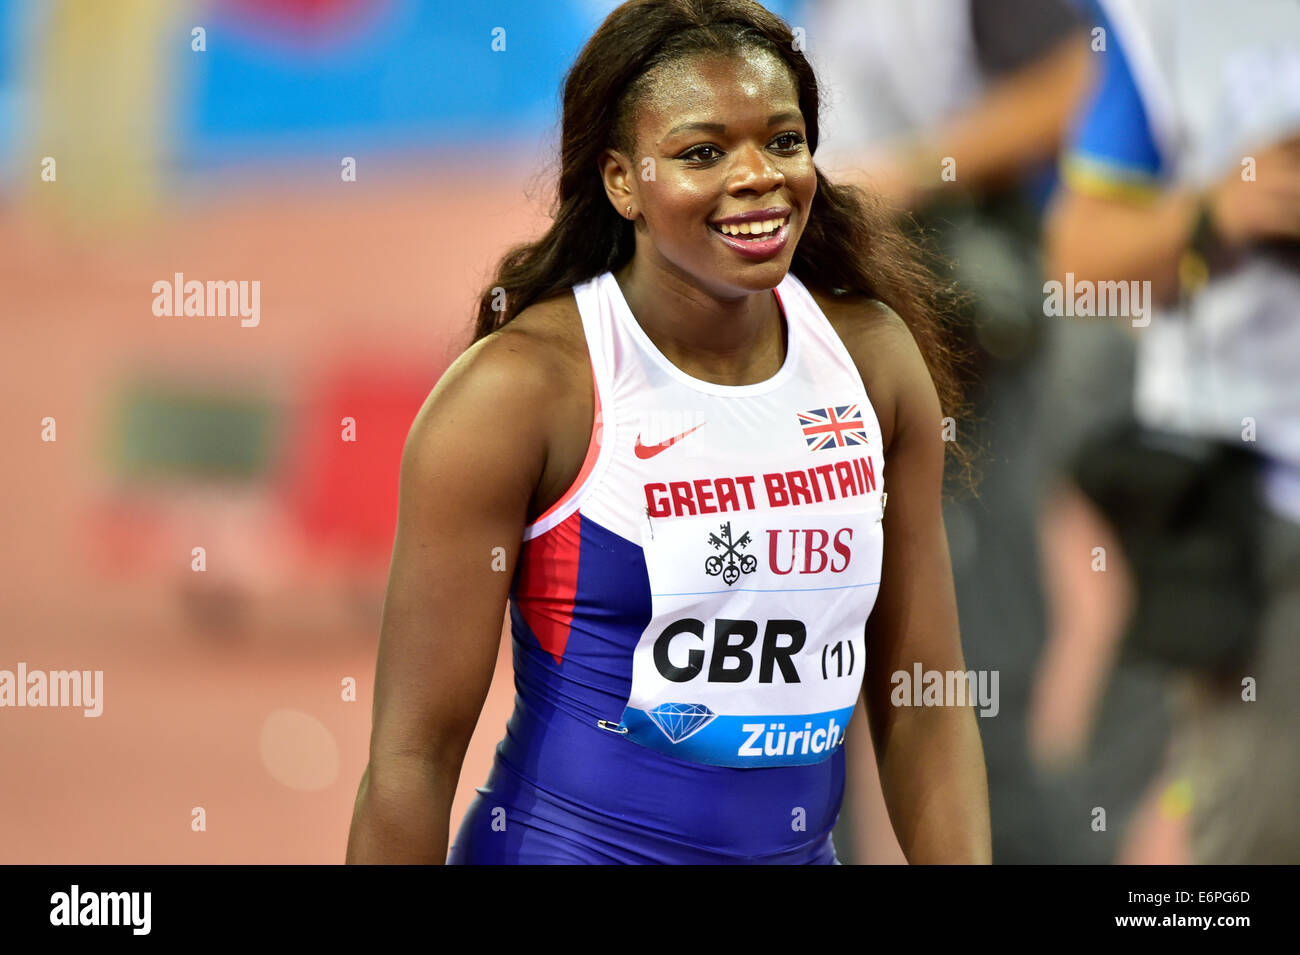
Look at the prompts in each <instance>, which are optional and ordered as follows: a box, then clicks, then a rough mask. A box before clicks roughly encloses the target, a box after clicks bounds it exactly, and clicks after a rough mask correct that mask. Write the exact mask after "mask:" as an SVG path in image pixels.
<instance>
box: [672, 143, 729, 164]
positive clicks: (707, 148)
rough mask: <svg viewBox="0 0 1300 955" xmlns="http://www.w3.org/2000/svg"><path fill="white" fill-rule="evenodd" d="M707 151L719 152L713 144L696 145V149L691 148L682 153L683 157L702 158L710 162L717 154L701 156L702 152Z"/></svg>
mask: <svg viewBox="0 0 1300 955" xmlns="http://www.w3.org/2000/svg"><path fill="white" fill-rule="evenodd" d="M705 151H707V152H714V153H718V150H717V149H716V148H715V147H713V146H696V147H695V148H694V149H689V150H687V151H686V152H684V153H682V158H683V159H697V160H700V161H701V162H708V161H709V160H710V159H716V158H717V156H701V155H700V153H701V152H705ZM719 155H721V153H719Z"/></svg>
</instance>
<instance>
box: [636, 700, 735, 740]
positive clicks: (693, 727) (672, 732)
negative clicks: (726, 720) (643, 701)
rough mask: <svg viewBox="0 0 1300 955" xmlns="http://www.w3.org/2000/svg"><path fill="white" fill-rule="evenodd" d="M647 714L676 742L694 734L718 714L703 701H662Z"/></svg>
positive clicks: (647, 711)
mask: <svg viewBox="0 0 1300 955" xmlns="http://www.w3.org/2000/svg"><path fill="white" fill-rule="evenodd" d="M646 715H647V716H649V717H650V719H652V720H653V721H654V724H655V726H657V727H659V728H660V729H661V730H663V734H664V735H665V736H667V737H668V738H669V739H670V740H672V741H673V742H674V743H680V742H681V741H682V740H684V739H686V737H688V736H693V735H695V734H696V733H698V732H699V731H700V730H702V729H704V727H706V726H708V725H709V724H710V723H712V722H713V720H714V718H715V717H716V716H717V715H718V714H717V713H715V712H713V710H711V709H709V708H708V707H707V706H705V705H704V704H703V703H660V704H659V705H658V706H656V707H655V708H654V709H653V710H646Z"/></svg>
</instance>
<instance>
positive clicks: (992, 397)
mask: <svg viewBox="0 0 1300 955" xmlns="http://www.w3.org/2000/svg"><path fill="white" fill-rule="evenodd" d="M805 22H806V23H807V26H808V45H809V56H810V57H811V58H812V59H813V61H814V62H815V63H817V65H818V68H819V69H820V70H821V71H822V73H823V74H824V76H825V77H826V81H827V85H828V87H829V99H830V102H831V107H830V110H829V118H828V122H827V135H826V145H825V147H824V149H823V153H822V155H821V157H819V158H821V159H822V162H823V163H824V164H826V165H827V167H828V168H833V169H835V170H836V172H837V173H838V174H840V175H841V176H843V177H845V178H846V179H847V180H848V181H852V182H856V183H858V184H861V185H862V186H863V187H864V188H867V189H872V190H875V191H878V192H881V193H883V194H884V195H885V196H887V197H888V198H889V199H890V200H892V202H893V203H894V205H895V206H896V207H897V208H898V209H899V210H900V211H905V212H910V213H912V218H913V220H914V222H915V225H916V227H917V228H918V229H919V231H921V232H923V233H925V234H926V235H927V236H928V237H929V238H930V240H931V241H932V242H933V243H934V246H935V248H936V249H937V251H938V253H939V259H938V260H937V261H936V267H937V268H938V269H940V270H941V274H944V275H945V276H946V277H948V278H951V279H952V280H954V281H955V282H956V283H957V284H958V285H960V286H961V287H962V288H963V289H965V290H968V291H969V292H971V293H973V294H972V295H971V302H970V305H969V307H968V309H967V312H966V314H965V316H964V318H965V325H964V328H965V334H966V336H967V343H968V344H969V345H970V346H971V347H972V348H973V350H974V353H975V354H976V356H977V363H976V365H975V366H974V367H972V368H969V369H968V370H967V372H966V380H967V384H968V386H970V387H971V388H972V389H973V391H974V394H973V397H974V399H975V401H976V415H975V420H976V427H975V428H974V429H973V431H972V432H963V433H961V434H960V435H959V436H958V438H957V440H959V441H962V442H969V443H970V444H971V445H972V446H975V447H978V448H979V449H980V450H981V451H982V452H983V457H982V460H981V463H982V465H983V468H982V472H983V473H982V480H981V482H980V485H979V488H978V493H977V495H976V496H975V497H974V498H973V499H972V498H971V497H969V496H961V497H954V498H953V499H951V500H949V501H947V502H946V506H945V524H946V526H947V527H948V533H949V539H950V546H951V550H952V554H953V565H954V575H955V579H956V585H957V597H958V605H959V607H960V610H961V620H962V627H963V634H964V635H965V639H966V641H967V660H968V662H969V663H970V665H971V666H972V667H974V668H979V669H991V670H995V671H997V672H998V673H999V675H1000V687H999V688H1000V694H1001V699H1000V708H999V712H998V713H997V715H996V716H994V717H990V718H985V719H981V720H980V721H979V722H980V730H981V733H982V735H983V738H984V744H985V753H986V757H987V760H988V766H989V786H990V800H991V806H992V818H993V837H994V851H995V857H996V858H997V859H998V861H1000V862H1106V861H1112V860H1113V859H1114V858H1115V856H1116V853H1117V852H1118V848H1119V834H1118V833H1119V829H1120V827H1119V826H1111V827H1110V828H1109V829H1108V830H1107V832H1103V833H1098V832H1095V831H1093V829H1092V828H1091V827H1090V826H1089V825H1088V810H1089V809H1090V808H1091V807H1092V806H1094V805H1097V804H1098V803H1099V802H1101V803H1102V804H1104V805H1106V806H1108V807H1110V810H1111V812H1112V815H1113V816H1114V817H1118V818H1119V819H1121V820H1122V819H1123V818H1125V817H1126V816H1127V815H1128V814H1129V813H1130V812H1131V811H1132V810H1133V808H1134V807H1135V806H1136V805H1137V803H1138V801H1139V799H1140V796H1141V794H1142V792H1143V791H1144V789H1145V787H1146V785H1147V783H1148V781H1149V775H1150V771H1149V769H1148V767H1149V766H1150V765H1151V763H1152V762H1153V761H1155V760H1156V759H1157V758H1158V754H1159V752H1160V748H1161V747H1162V745H1163V742H1164V736H1165V733H1166V729H1165V726H1164V722H1163V714H1162V713H1161V712H1160V711H1159V708H1158V707H1156V708H1153V707H1151V706H1150V704H1149V702H1148V701H1149V698H1150V692H1149V684H1150V678H1148V677H1144V676H1143V675H1142V674H1140V673H1134V672H1130V671H1129V670H1128V669H1125V670H1123V671H1122V672H1121V673H1120V674H1118V676H1117V678H1116V679H1115V680H1114V681H1113V682H1112V683H1111V686H1110V692H1109V695H1108V696H1107V697H1106V698H1105V699H1104V700H1103V701H1102V702H1101V703H1100V704H1098V703H1097V702H1096V701H1095V700H1094V699H1093V696H1094V695H1095V694H1096V692H1097V690H1096V680H1095V679H1094V678H1093V677H1092V676H1091V674H1093V673H1094V672H1098V671H1099V666H1098V662H1097V661H1095V660H1093V659H1092V658H1091V656H1090V655H1089V654H1087V652H1086V650H1085V654H1084V662H1083V665H1079V661H1078V659H1077V656H1078V654H1075V657H1076V659H1073V660H1071V665H1070V667H1069V668H1068V670H1066V669H1063V668H1062V667H1061V666H1059V665H1056V664H1055V663H1054V662H1053V665H1052V666H1050V667H1049V668H1048V670H1049V673H1048V676H1049V678H1050V679H1049V687H1048V689H1049V691H1050V698H1048V699H1047V701H1046V705H1038V706H1036V705H1035V703H1034V701H1035V698H1036V696H1037V697H1038V698H1039V699H1040V700H1041V699H1042V698H1043V694H1042V692H1041V690H1040V691H1039V692H1038V693H1037V694H1036V693H1035V681H1036V679H1038V674H1039V669H1040V665H1041V664H1042V662H1043V660H1044V658H1045V656H1046V657H1047V658H1048V660H1049V661H1056V660H1058V659H1062V656H1061V654H1060V653H1056V652H1052V653H1049V652H1048V651H1049V649H1052V648H1053V647H1054V646H1055V645H1056V644H1059V643H1061V642H1063V641H1065V642H1070V641H1073V642H1075V643H1078V642H1079V641H1078V639H1077V638H1078V636H1079V632H1081V631H1085V630H1091V631H1095V630H1098V629H1099V628H1100V629H1104V628H1105V626H1106V619H1105V616H1104V614H1101V615H1099V614H1087V613H1084V612H1083V611H1084V610H1085V609H1086V608H1082V607H1079V606H1078V604H1079V599H1078V597H1077V596H1076V598H1075V599H1074V600H1073V601H1071V602H1070V604H1069V605H1068V606H1065V607H1063V608H1062V607H1058V608H1055V610H1056V612H1055V613H1054V614H1049V609H1048V607H1046V606H1045V595H1044V587H1043V583H1042V581H1041V567H1040V564H1041V560H1040V551H1039V547H1038V543H1037V540H1038V533H1039V531H1038V522H1039V514H1040V511H1041V510H1042V509H1043V508H1045V507H1046V508H1049V509H1050V507H1051V506H1053V504H1054V502H1056V501H1057V500H1059V499H1061V498H1064V499H1065V500H1067V501H1069V500H1072V499H1073V498H1072V497H1071V496H1070V495H1069V494H1068V490H1067V491H1062V490H1060V487H1061V486H1062V485H1064V484H1066V479H1065V478H1064V475H1063V473H1062V472H1063V467H1064V463H1065V462H1066V461H1067V460H1068V458H1069V455H1070V453H1071V451H1072V450H1073V448H1074V447H1075V446H1077V445H1078V444H1079V443H1080V442H1081V441H1082V440H1083V439H1084V437H1085V436H1086V435H1087V434H1088V433H1090V432H1091V431H1094V430H1097V429H1100V428H1102V427H1103V426H1104V425H1105V423H1106V422H1107V421H1110V420H1114V419H1117V418H1122V417H1124V415H1125V414H1126V413H1127V408H1126V405H1125V402H1124V401H1123V400H1122V396H1123V394H1124V392H1125V391H1126V389H1127V385H1128V377H1127V376H1128V373H1129V367H1130V362H1129V352H1130V351H1131V348H1130V346H1129V345H1128V343H1127V342H1126V341H1125V339H1124V337H1123V335H1122V333H1119V332H1118V331H1116V330H1113V329H1110V330H1106V329H1097V328H1083V327H1058V326H1057V325H1056V324H1055V323H1049V322H1048V321H1047V320H1046V318H1045V316H1044V307H1043V290H1042V278H1041V267H1040V264H1039V263H1040V261H1041V253H1040V223H1041V214H1042V211H1043V208H1044V205H1045V202H1046V199H1047V197H1048V195H1049V194H1050V192H1051V188H1052V182H1053V172H1054V160H1055V157H1056V156H1057V154H1058V150H1059V148H1060V146H1061V143H1062V140H1063V137H1064V135H1065V132H1066V129H1067V124H1068V121H1069V119H1070V116H1071V115H1072V112H1073V110H1074V109H1075V108H1076V107H1075V104H1076V102H1077V101H1078V100H1079V98H1080V97H1081V96H1082V94H1083V92H1084V91H1085V90H1086V88H1087V82H1088V78H1089V74H1090V70H1091V67H1092V63H1091V59H1092V58H1091V55H1090V50H1089V46H1088V36H1087V34H1086V33H1085V32H1084V30H1083V28H1082V27H1083V25H1082V23H1081V22H1080V20H1079V18H1078V15H1077V12H1076V11H1075V10H1074V9H1073V8H1072V7H1071V6H1070V5H1069V4H1067V3H1066V2H1064V0H1046V2H1045V0H920V2H915V3H898V2H895V0H814V2H812V3H810V4H809V6H808V8H807V13H806V16H805ZM1107 332H1109V333H1107ZM1076 496H1077V495H1076ZM1040 501H1043V502H1044V503H1043V504H1040ZM1059 510H1060V511H1061V512H1062V513H1074V509H1073V508H1068V507H1061V508H1059ZM1058 536H1059V535H1058ZM1093 596H1097V595H1095V594H1094V592H1092V591H1089V592H1088V593H1087V595H1086V596H1085V598H1084V599H1087V598H1088V597H1093ZM1099 597H1100V598H1102V599H1103V600H1107V601H1110V602H1113V600H1114V595H1113V594H1108V593H1101V594H1100V595H1099ZM1076 610H1078V611H1080V612H1079V613H1077V614H1076V613H1075V611H1076ZM1084 616H1086V617H1087V619H1086V621H1078V620H1076V619H1075V618H1076V617H1084ZM1049 621H1051V623H1050V625H1049ZM1094 642H1095V641H1094ZM1086 643H1087V641H1086V640H1085V641H1084V644H1085V647H1086ZM1060 674H1064V679H1063V680H1062V679H1059V678H1057V677H1058V675H1060ZM1036 711H1041V712H1042V713H1046V714H1048V716H1049V717H1050V718H1051V720H1052V724H1051V727H1049V729H1050V731H1051V732H1052V733H1055V735H1056V736H1058V737H1062V738H1063V739H1064V741H1063V742H1058V743H1055V748H1056V750H1058V751H1059V753H1058V754H1057V756H1056V759H1055V761H1054V765H1053V766H1052V767H1050V768H1051V769H1053V770H1054V771H1053V772H1050V773H1046V774H1043V773H1040V771H1039V769H1038V767H1036V765H1035V763H1034V760H1033V759H1032V757H1031V746H1030V739H1031V735H1032V734H1033V733H1034V728H1033V725H1032V721H1033V720H1035V719H1037V718H1040V716H1041V714H1040V713H1038V712H1036ZM1094 725H1095V728H1096V738H1095V740H1094V745H1093V747H1092V751H1091V752H1088V751H1087V747H1086V746H1085V745H1084V742H1085V741H1086V738H1087V736H1088V735H1089V732H1090V730H1091V729H1092V728H1093V726H1094ZM1057 727H1063V729H1057ZM1039 735H1043V731H1041V730H1040V731H1039ZM857 815H858V816H859V818H860V817H861V815H862V814H860V813H859V814H857ZM876 816H877V817H878V816H879V813H878V812H877V813H876ZM866 826H871V828H872V829H874V830H875V831H876V832H877V834H879V828H878V826H875V825H872V824H871V823H870V822H868V823H864V824H861V825H859V827H858V828H859V829H862V828H864V827H866ZM854 836H855V841H862V842H866V841H868V840H869V839H870V838H871V837H870V836H869V835H868V834H867V833H866V832H855V833H854ZM887 836H888V833H887V830H886V832H885V833H884V838H887ZM859 854H860V855H869V856H871V857H872V858H874V859H876V860H881V859H885V858H888V854H887V853H886V854H883V855H882V854H881V853H880V852H879V851H878V850H875V849H873V848H872V847H870V846H864V847H859Z"/></svg>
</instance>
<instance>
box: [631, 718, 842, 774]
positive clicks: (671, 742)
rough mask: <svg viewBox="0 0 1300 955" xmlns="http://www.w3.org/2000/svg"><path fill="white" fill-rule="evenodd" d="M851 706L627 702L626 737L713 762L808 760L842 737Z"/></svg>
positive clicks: (830, 751) (804, 762) (791, 762)
mask: <svg viewBox="0 0 1300 955" xmlns="http://www.w3.org/2000/svg"><path fill="white" fill-rule="evenodd" d="M852 716H853V707H851V706H848V707H844V708H843V709H838V710H828V711H826V712H824V713H802V714H795V715H793V716H720V715H718V714H717V713H714V712H713V711H712V710H711V709H709V707H708V706H706V705H704V704H702V703H662V704H660V705H659V706H656V707H655V708H654V709H651V710H638V709H635V708H632V707H628V708H627V709H626V710H625V711H624V713H623V722H622V724H621V728H623V729H626V730H627V738H628V739H629V740H632V741H633V742H636V743H640V744H641V745H642V746H647V747H649V748H650V749H653V750H656V751H658V752H661V753H667V754H669V755H670V756H676V757H678V758H679V759H685V760H689V761H691V762H696V763H708V764H711V765H714V766H736V767H747V766H807V765H811V764H813V763H820V762H821V761H822V760H824V759H828V758H829V757H830V756H831V754H833V753H834V752H835V750H836V748H837V747H839V746H841V745H843V743H844V731H845V729H846V727H847V726H848V723H849V719H850V718H851V717H852Z"/></svg>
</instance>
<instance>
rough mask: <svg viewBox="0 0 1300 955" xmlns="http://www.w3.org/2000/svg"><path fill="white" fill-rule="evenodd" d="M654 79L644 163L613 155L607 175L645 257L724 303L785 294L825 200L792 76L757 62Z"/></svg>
mask: <svg viewBox="0 0 1300 955" xmlns="http://www.w3.org/2000/svg"><path fill="white" fill-rule="evenodd" d="M648 79H650V80H651V89H652V90H653V92H651V93H650V94H649V95H648V96H647V97H646V98H645V99H644V100H643V101H642V103H641V105H640V108H639V109H638V110H637V113H636V115H635V117H634V126H633V131H634V133H635V136H636V144H635V147H634V152H635V155H634V156H630V157H629V156H627V155H626V154H623V153H620V152H615V151H610V152H609V153H607V154H606V158H605V160H604V164H603V168H602V172H603V174H604V179H605V188H606V192H607V193H608V195H609V197H610V200H611V201H612V202H613V203H614V205H615V207H616V208H617V209H618V211H619V212H620V213H625V212H626V206H628V205H629V204H630V205H632V207H633V215H635V216H637V217H638V223H637V233H636V244H637V245H636V254H637V255H638V256H645V257H648V258H649V259H650V260H651V262H652V263H653V265H654V267H657V268H662V269H664V270H666V271H668V272H670V273H675V274H679V275H682V276H684V277H686V278H688V280H689V281H691V282H692V284H695V285H698V286H699V287H701V288H704V289H706V290H708V291H710V292H711V293H712V294H714V295H717V296H719V297H721V298H732V297H737V296H740V295H746V294H749V293H751V292H755V291H761V290H763V289H769V288H773V287H775V286H776V285H777V284H779V283H780V281H781V279H782V278H784V277H785V274H786V272H788V271H789V269H790V262H791V260H792V258H793V256H794V249H795V245H796V244H797V242H798V240H799V236H800V235H802V234H803V229H804V225H805V223H806V222H807V217H808V210H809V209H810V208H811V207H812V202H813V196H814V195H815V194H816V191H817V177H816V172H815V170H814V168H813V160H812V155H811V153H810V152H809V150H808V144H807V142H806V141H805V140H806V135H807V130H806V128H805V126H804V120H803V115H802V113H801V112H800V110H799V97H798V89H797V87H796V86H795V81H794V78H793V77H792V76H791V75H790V72H789V69H788V68H787V67H786V65H785V64H784V63H782V62H781V60H780V59H778V58H777V57H776V56H774V55H772V54H771V53H769V52H767V51H763V50H750V51H747V52H746V53H745V54H744V55H743V56H735V57H719V56H716V55H708V56H698V57H691V58H687V59H683V60H678V61H675V62H671V63H667V64H663V65H662V66H660V67H657V68H656V69H655V70H654V72H653V74H652V75H651V76H650V77H648ZM647 158H651V159H653V160H654V162H653V165H652V166H651V164H649V163H647V162H646V159H647ZM647 168H652V169H653V173H654V175H653V178H651V177H650V176H649V175H648V174H646V172H645V170H647ZM753 213H761V216H760V217H759V218H758V219H757V220H750V221H747V222H744V224H743V225H742V224H739V223H732V224H728V225H726V226H723V227H720V226H719V223H720V222H725V221H726V220H730V219H733V218H734V217H736V216H744V215H746V214H753ZM737 229H739V231H740V232H741V233H742V234H739V235H731V234H727V233H731V232H735V231H737ZM744 233H748V235H746V234H744ZM755 234H758V236H759V238H757V239H755V238H752V236H754V235H755ZM764 235H766V236H767V238H763V237H762V236H764Z"/></svg>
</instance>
